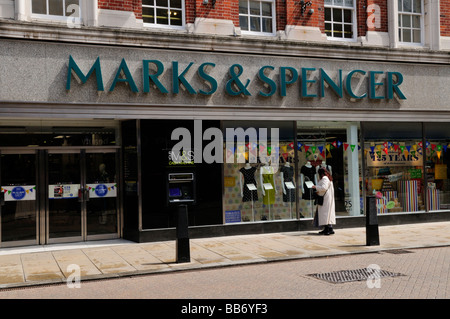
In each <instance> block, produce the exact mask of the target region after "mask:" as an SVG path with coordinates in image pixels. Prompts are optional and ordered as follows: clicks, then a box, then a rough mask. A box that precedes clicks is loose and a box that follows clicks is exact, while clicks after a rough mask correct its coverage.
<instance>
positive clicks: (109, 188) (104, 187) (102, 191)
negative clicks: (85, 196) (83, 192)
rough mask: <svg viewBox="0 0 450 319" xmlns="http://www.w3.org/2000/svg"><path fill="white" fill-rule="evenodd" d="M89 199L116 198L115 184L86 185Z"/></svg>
mask: <svg viewBox="0 0 450 319" xmlns="http://www.w3.org/2000/svg"><path fill="white" fill-rule="evenodd" d="M86 187H87V190H88V192H89V198H105V197H117V184H116V183H103V184H87V185H86Z"/></svg>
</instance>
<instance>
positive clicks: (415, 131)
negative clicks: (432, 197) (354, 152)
mask: <svg viewBox="0 0 450 319" xmlns="http://www.w3.org/2000/svg"><path fill="white" fill-rule="evenodd" d="M364 132H365V144H364V156H365V181H364V183H365V188H366V194H367V195H375V196H376V202H377V213H378V214H388V213H412V212H420V211H425V209H426V208H425V205H426V198H425V196H426V194H425V193H426V189H427V187H426V185H424V180H425V179H424V177H425V176H424V170H423V162H424V160H426V156H427V155H426V154H427V147H426V145H423V141H422V124H421V123H395V124H394V123H382V122H371V123H365V124H364Z"/></svg>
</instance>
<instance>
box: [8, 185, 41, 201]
mask: <svg viewBox="0 0 450 319" xmlns="http://www.w3.org/2000/svg"><path fill="white" fill-rule="evenodd" d="M0 191H1V192H2V193H3V194H4V196H5V202H13V201H22V200H36V185H22V186H2V187H1V189H0Z"/></svg>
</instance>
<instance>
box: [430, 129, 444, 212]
mask: <svg viewBox="0 0 450 319" xmlns="http://www.w3.org/2000/svg"><path fill="white" fill-rule="evenodd" d="M449 127H450V126H449V123H425V149H426V162H425V170H426V183H427V185H426V194H427V209H428V211H439V210H448V209H450V179H449V167H450V149H449V146H450V128H449Z"/></svg>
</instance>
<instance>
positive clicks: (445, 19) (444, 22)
mask: <svg viewBox="0 0 450 319" xmlns="http://www.w3.org/2000/svg"><path fill="white" fill-rule="evenodd" d="M440 4H441V7H440V9H441V13H440V14H441V36H443V37H450V1H448V0H441V1H440Z"/></svg>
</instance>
